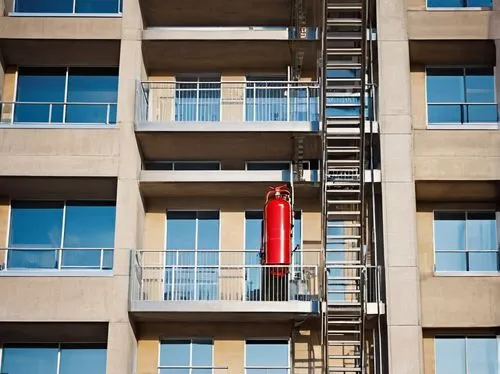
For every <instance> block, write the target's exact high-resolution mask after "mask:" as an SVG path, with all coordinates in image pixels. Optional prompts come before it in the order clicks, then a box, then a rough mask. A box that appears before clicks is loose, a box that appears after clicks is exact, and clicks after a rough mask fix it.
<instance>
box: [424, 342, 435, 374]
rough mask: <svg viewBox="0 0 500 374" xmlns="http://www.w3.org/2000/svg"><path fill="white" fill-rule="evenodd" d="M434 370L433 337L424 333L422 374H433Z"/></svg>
mask: <svg viewBox="0 0 500 374" xmlns="http://www.w3.org/2000/svg"><path fill="white" fill-rule="evenodd" d="M435 368H436V361H435V353H434V336H433V335H431V334H426V333H425V332H424V374H434V372H435Z"/></svg>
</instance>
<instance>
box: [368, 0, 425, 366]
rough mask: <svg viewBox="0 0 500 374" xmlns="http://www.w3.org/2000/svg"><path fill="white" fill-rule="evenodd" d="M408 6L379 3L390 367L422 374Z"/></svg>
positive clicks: (395, 2) (388, 0) (386, 1)
mask: <svg viewBox="0 0 500 374" xmlns="http://www.w3.org/2000/svg"><path fill="white" fill-rule="evenodd" d="M406 10H407V8H406V2H404V1H401V0H379V1H378V2H377V20H378V34H377V39H378V56H379V61H378V63H379V68H378V73H379V82H380V86H379V123H380V143H381V164H382V202H383V203H382V204H383V207H382V210H383V222H384V253H385V282H386V290H387V325H388V326H387V333H388V340H389V345H388V360H389V362H388V365H389V369H388V370H389V372H391V373H405V374H421V373H422V370H423V366H422V338H421V334H422V330H421V322H420V302H419V300H418V297H416V295H419V294H420V279H419V274H418V267H417V266H418V262H417V245H416V238H417V235H416V216H415V186H414V177H413V170H412V159H413V152H412V150H413V143H412V118H411V114H412V113H411V100H410V94H411V84H410V56H409V44H408V23H407V14H406Z"/></svg>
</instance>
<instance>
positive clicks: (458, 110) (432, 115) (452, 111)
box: [427, 104, 464, 123]
mask: <svg viewBox="0 0 500 374" xmlns="http://www.w3.org/2000/svg"><path fill="white" fill-rule="evenodd" d="M427 109H428V110H427V116H428V117H429V118H428V120H429V123H462V122H463V121H464V116H463V110H464V107H463V105H455V104H451V105H450V104H442V105H441V104H429V105H428V106H427Z"/></svg>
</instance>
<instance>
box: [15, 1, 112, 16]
mask: <svg viewBox="0 0 500 374" xmlns="http://www.w3.org/2000/svg"><path fill="white" fill-rule="evenodd" d="M15 4H16V5H15V11H16V12H19V13H119V12H121V0H15Z"/></svg>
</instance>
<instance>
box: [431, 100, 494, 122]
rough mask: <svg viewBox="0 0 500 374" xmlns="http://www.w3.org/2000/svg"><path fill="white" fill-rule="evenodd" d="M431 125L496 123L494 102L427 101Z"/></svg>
mask: <svg viewBox="0 0 500 374" xmlns="http://www.w3.org/2000/svg"><path fill="white" fill-rule="evenodd" d="M427 105H428V122H429V124H431V125H439V124H450V125H455V124H456V125H461V124H468V123H470V124H481V123H490V124H495V123H498V119H499V118H498V104H496V103H428V104H427Z"/></svg>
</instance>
